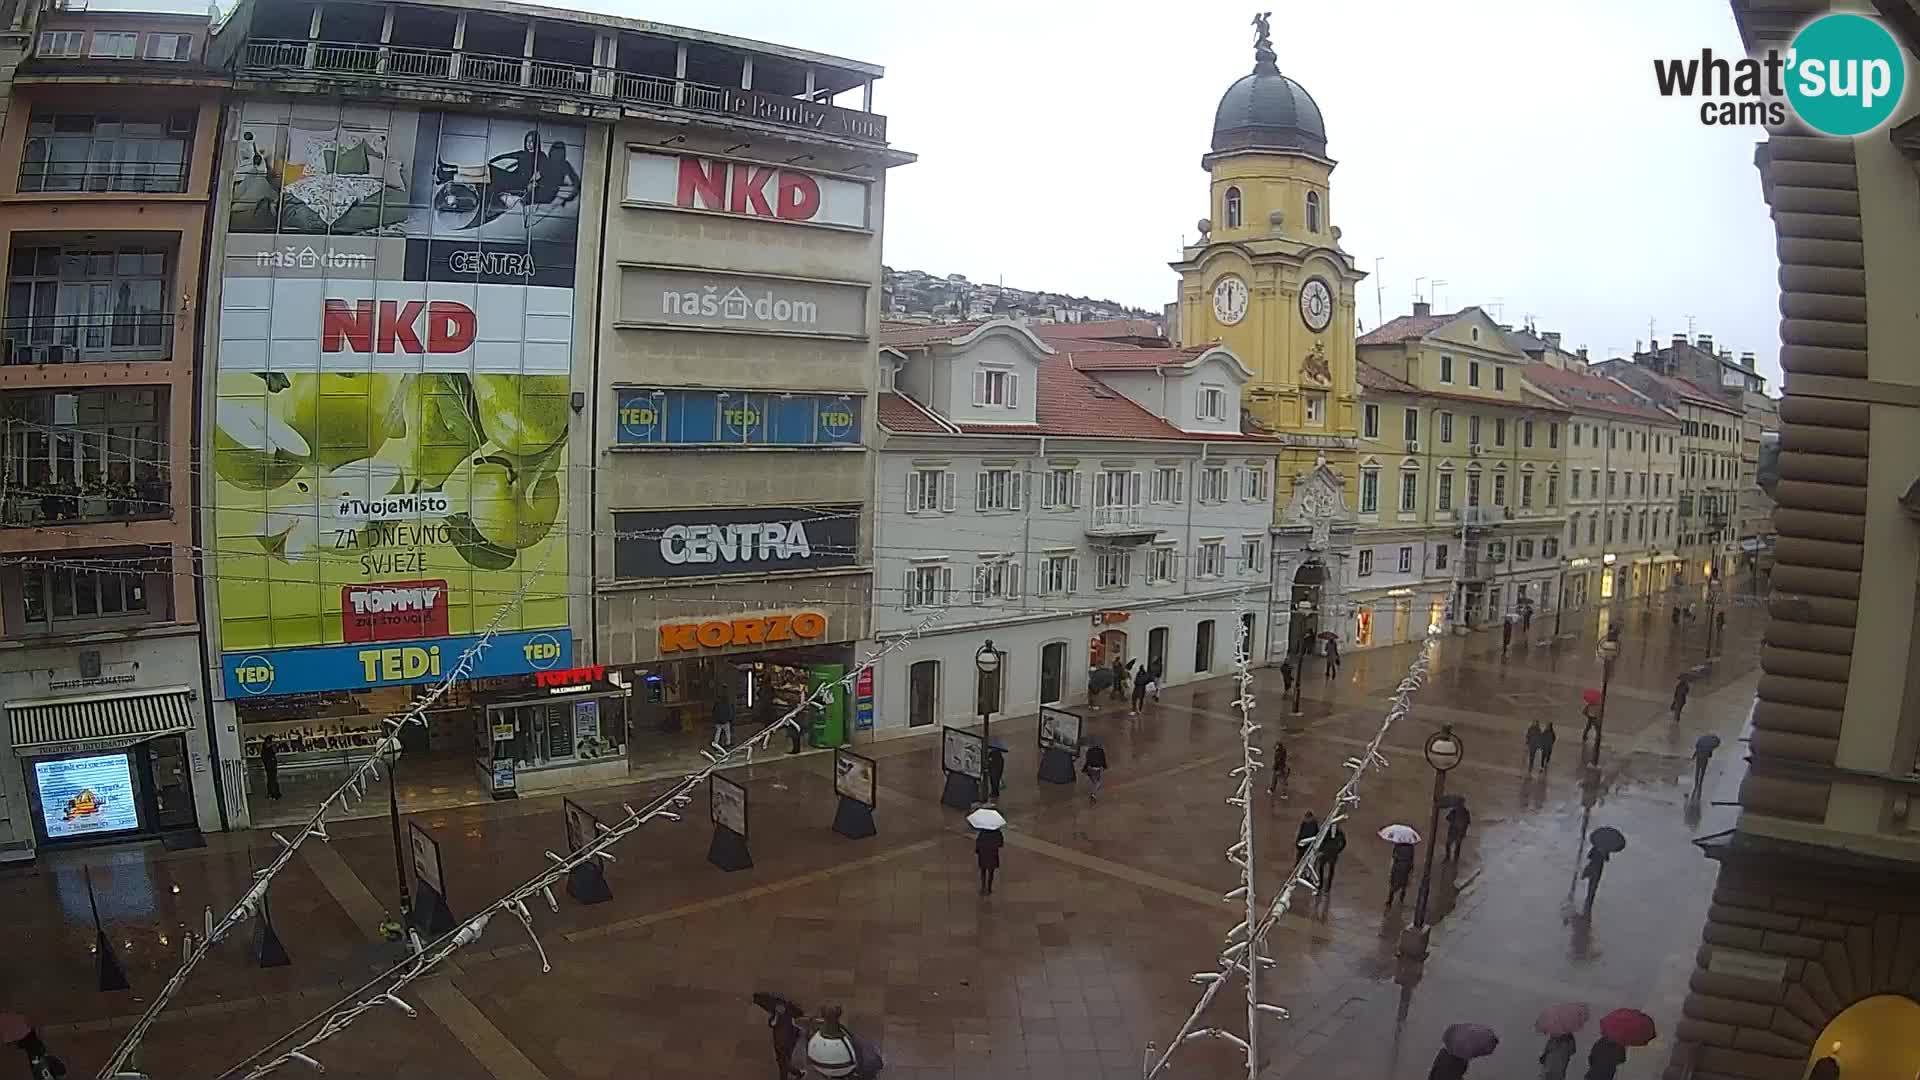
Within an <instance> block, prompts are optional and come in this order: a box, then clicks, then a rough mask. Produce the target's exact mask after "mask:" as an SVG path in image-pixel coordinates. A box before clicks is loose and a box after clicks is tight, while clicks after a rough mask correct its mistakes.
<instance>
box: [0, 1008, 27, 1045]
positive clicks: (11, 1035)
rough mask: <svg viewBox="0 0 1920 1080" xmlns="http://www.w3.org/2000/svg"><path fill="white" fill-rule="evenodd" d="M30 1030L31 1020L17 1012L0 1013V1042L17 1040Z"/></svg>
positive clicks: (25, 1035)
mask: <svg viewBox="0 0 1920 1080" xmlns="http://www.w3.org/2000/svg"><path fill="white" fill-rule="evenodd" d="M32 1030H33V1022H32V1021H30V1020H28V1019H27V1018H26V1017H24V1016H22V1015H20V1014H19V1013H0V1042H4V1043H15V1042H19V1041H20V1040H21V1039H24V1038H26V1037H27V1033H28V1032H30V1031H32Z"/></svg>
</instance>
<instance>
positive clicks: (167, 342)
mask: <svg viewBox="0 0 1920 1080" xmlns="http://www.w3.org/2000/svg"><path fill="white" fill-rule="evenodd" d="M172 354H173V316H172V315H171V314H165V313H160V312H142V313H139V314H127V315H29V316H25V317H21V318H12V319H0V364H7V365H16V364H77V363H89V362H104V361H115V360H118V361H130V360H166V359H170V358H171V357H172Z"/></svg>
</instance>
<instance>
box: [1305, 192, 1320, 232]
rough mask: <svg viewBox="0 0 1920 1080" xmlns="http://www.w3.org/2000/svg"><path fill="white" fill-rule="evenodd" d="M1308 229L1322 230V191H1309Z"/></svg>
mask: <svg viewBox="0 0 1920 1080" xmlns="http://www.w3.org/2000/svg"><path fill="white" fill-rule="evenodd" d="M1307 231H1308V232H1316V233H1317V232H1319V231H1320V193H1319V192H1317V191H1309V192H1307Z"/></svg>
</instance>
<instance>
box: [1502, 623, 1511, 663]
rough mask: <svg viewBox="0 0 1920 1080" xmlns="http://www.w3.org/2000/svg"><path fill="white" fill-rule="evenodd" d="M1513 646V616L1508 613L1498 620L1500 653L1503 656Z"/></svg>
mask: <svg viewBox="0 0 1920 1080" xmlns="http://www.w3.org/2000/svg"><path fill="white" fill-rule="evenodd" d="M1512 648H1513V616H1511V615H1509V616H1507V617H1506V618H1505V619H1503V620H1501V622H1500V655H1501V656H1502V657H1505V656H1506V655H1507V651H1508V650H1509V649H1512Z"/></svg>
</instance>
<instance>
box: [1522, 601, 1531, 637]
mask: <svg viewBox="0 0 1920 1080" xmlns="http://www.w3.org/2000/svg"><path fill="white" fill-rule="evenodd" d="M1531 633H1533V605H1532V604H1526V605H1523V606H1522V607H1521V608H1520V634H1521V636H1522V637H1524V636H1526V635H1527V634H1531Z"/></svg>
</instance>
